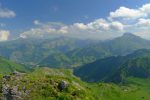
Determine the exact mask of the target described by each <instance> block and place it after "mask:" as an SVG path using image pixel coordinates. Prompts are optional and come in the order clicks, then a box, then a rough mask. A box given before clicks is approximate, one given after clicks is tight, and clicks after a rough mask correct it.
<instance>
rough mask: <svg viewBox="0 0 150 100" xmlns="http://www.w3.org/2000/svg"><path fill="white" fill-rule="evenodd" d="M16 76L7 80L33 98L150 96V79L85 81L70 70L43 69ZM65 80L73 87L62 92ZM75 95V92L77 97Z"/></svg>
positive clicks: (132, 99) (133, 99)
mask: <svg viewBox="0 0 150 100" xmlns="http://www.w3.org/2000/svg"><path fill="white" fill-rule="evenodd" d="M15 78H17V77H15V76H13V77H12V80H10V81H8V82H6V83H7V84H10V85H11V86H16V85H19V89H20V90H21V89H22V88H23V87H24V86H25V87H26V89H27V90H30V91H31V93H30V94H29V95H28V97H26V98H30V99H31V100H34V99H36V100H48V99H49V100H78V99H79V100H148V99H149V98H150V95H149V94H150V79H139V78H128V84H125V85H116V84H113V83H85V82H82V81H81V80H80V79H78V78H77V77H75V76H73V75H72V72H71V71H70V70H64V69H48V68H39V69H36V70H35V71H34V72H32V73H28V74H26V75H23V76H20V78H17V80H16V79H15ZM61 80H65V81H66V82H67V83H68V84H69V87H68V88H67V89H65V90H64V91H60V90H59V89H58V87H57V85H58V83H59V82H60V81H61ZM73 94H75V95H74V96H73Z"/></svg>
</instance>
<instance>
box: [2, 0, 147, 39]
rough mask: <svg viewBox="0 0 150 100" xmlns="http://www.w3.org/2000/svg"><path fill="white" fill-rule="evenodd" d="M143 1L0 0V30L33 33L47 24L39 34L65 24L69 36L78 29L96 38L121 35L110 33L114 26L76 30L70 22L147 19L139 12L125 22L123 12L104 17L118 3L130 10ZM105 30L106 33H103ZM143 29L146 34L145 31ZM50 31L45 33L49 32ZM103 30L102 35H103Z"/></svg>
mask: <svg viewBox="0 0 150 100" xmlns="http://www.w3.org/2000/svg"><path fill="white" fill-rule="evenodd" d="M146 4H149V0H1V1H0V14H1V12H2V11H3V13H2V14H5V16H2V15H0V24H1V25H0V30H1V31H2V32H4V33H8V31H9V34H10V36H11V37H16V36H19V34H22V33H26V34H27V32H28V35H29V34H30V33H31V30H32V32H33V33H34V31H37V30H38V28H39V29H41V27H42V29H41V30H43V28H44V29H45V27H49V29H50V28H51V30H48V32H47V31H44V32H43V34H44V33H52V34H55V33H60V32H55V30H57V29H58V28H60V29H61V28H62V29H67V28H68V26H69V28H70V31H69V33H71V35H70V36H73V35H74V34H72V33H78V34H80V33H81V32H82V33H84V34H86V33H87V36H88V38H89V37H93V38H94V37H97V36H98V37H99V38H100V39H103V38H104V39H105V38H107V36H108V38H111V37H113V36H114V37H115V35H116V36H119V35H121V34H119V33H123V32H124V31H123V32H121V31H120V32H117V33H118V34H112V33H113V32H115V30H109V31H106V30H105V31H103V30H102V29H101V28H100V29H99V30H100V31H101V32H98V29H96V30H95V31H93V30H92V31H91V30H90V31H89V30H84V31H83V30H79V31H77V32H75V30H77V29H76V28H74V25H76V26H83V25H88V24H90V23H93V22H95V21H96V20H98V19H101V20H100V21H99V22H103V24H104V23H105V22H104V20H106V23H109V24H110V23H112V28H116V27H114V26H113V24H117V25H120V24H119V23H121V24H123V25H124V24H128V25H129V23H132V22H134V21H137V20H140V18H143V19H146V21H147V20H148V19H149V15H148V16H146V17H145V16H144V15H143V16H142V15H141V16H140V15H139V17H138V19H136V20H135V19H132V20H128V23H125V22H127V21H126V20H125V21H123V20H122V19H121V20H120V18H122V17H126V16H117V17H116V15H115V14H114V15H113V21H110V19H108V17H110V12H115V11H117V9H119V8H120V7H125V8H129V9H130V10H132V9H134V10H137V9H140V8H142V6H143V5H146ZM122 10H123V9H121V11H122ZM125 10H126V9H125ZM4 12H7V13H4ZM8 12H9V13H8ZM140 13H142V12H140ZM146 13H147V12H146ZM148 13H149V12H148ZM7 14H8V15H7ZM135 14H136V13H135ZM130 17H131V16H130ZM103 19H104V20H103ZM102 20H103V21H102ZM52 22H53V24H52ZM113 22H119V23H113ZM77 23H78V24H77ZM106 23H105V24H106ZM56 24H57V25H56ZM58 24H59V25H58ZM60 24H61V25H60ZM84 29H85V28H84ZM86 29H87V28H86ZM128 29H129V28H128ZM41 30H40V31H41ZM71 30H72V31H71ZM120 30H121V29H120ZM49 31H52V32H49ZM60 31H61V30H60ZM132 31H133V32H136V31H137V29H135V27H134V29H133V30H132ZM37 33H38V32H37ZM41 33H42V32H41ZM41 33H39V34H41ZM63 33H66V32H63ZM98 33H100V34H98ZM106 33H109V34H108V35H107V34H106ZM144 33H145V34H146V32H144ZM35 34H36V32H35ZM52 34H49V36H50V35H52ZM84 34H80V37H85V36H86V35H84ZM103 34H106V35H104V36H103ZM45 35H47V34H45ZM68 36H69V35H68ZM4 40H5V39H4Z"/></svg>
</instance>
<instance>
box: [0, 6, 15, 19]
mask: <svg viewBox="0 0 150 100" xmlns="http://www.w3.org/2000/svg"><path fill="white" fill-rule="evenodd" d="M15 16H16V13H15V12H14V11H12V10H10V9H7V8H2V7H0V18H13V17H15Z"/></svg>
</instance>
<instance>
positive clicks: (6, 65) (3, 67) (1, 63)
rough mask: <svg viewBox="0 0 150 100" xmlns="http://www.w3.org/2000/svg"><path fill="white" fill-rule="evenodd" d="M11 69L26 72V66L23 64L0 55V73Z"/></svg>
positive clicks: (5, 72) (6, 72)
mask: <svg viewBox="0 0 150 100" xmlns="http://www.w3.org/2000/svg"><path fill="white" fill-rule="evenodd" d="M13 71H19V72H26V71H27V68H26V67H25V66H24V65H21V64H17V63H14V62H11V61H9V60H7V59H5V58H3V57H0V74H8V73H12V72H13Z"/></svg>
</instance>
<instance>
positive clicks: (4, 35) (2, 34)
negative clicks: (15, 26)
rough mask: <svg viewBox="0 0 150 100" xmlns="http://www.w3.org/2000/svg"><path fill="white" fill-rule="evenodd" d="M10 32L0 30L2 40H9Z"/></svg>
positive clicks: (0, 39)
mask: <svg viewBox="0 0 150 100" xmlns="http://www.w3.org/2000/svg"><path fill="white" fill-rule="evenodd" d="M9 35H10V32H9V31H7V30H0V41H6V40H8V38H9Z"/></svg>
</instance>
